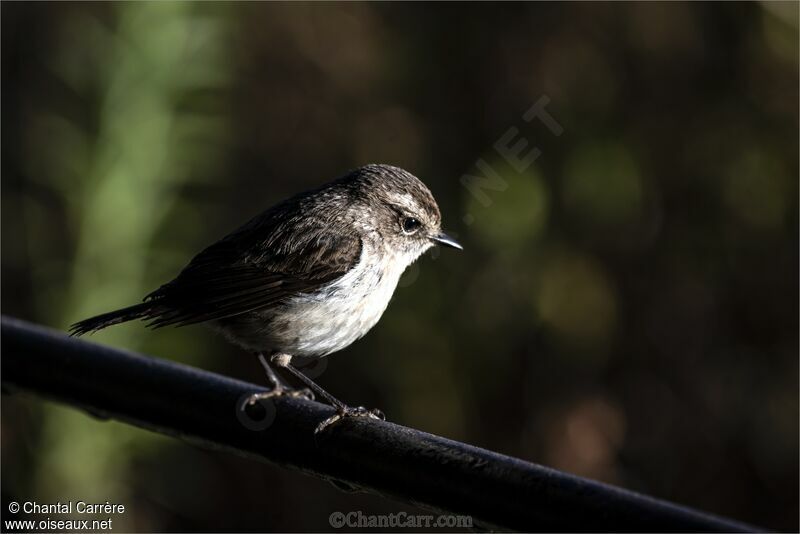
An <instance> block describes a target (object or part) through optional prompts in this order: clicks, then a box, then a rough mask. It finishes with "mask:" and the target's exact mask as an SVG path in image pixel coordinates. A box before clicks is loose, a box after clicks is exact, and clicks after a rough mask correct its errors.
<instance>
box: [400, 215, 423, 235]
mask: <svg viewBox="0 0 800 534" xmlns="http://www.w3.org/2000/svg"><path fill="white" fill-rule="evenodd" d="M400 224H401V225H402V226H403V232H404V233H406V234H413V233H414V232H416V231H417V230H419V227H420V226H422V223H421V222H419V220H417V219H415V218H414V217H405V218H404V219H403V221H402V222H401V223H400Z"/></svg>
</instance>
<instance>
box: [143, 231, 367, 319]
mask: <svg viewBox="0 0 800 534" xmlns="http://www.w3.org/2000/svg"><path fill="white" fill-rule="evenodd" d="M360 255H361V240H360V238H359V237H358V235H356V234H355V233H348V232H342V229H341V228H338V229H337V231H333V230H331V229H328V228H322V227H309V228H303V231H300V232H299V231H298V228H297V225H296V223H292V221H283V222H281V221H278V222H277V223H276V224H267V225H263V224H261V225H249V226H245V227H243V228H242V229H241V230H239V231H237V232H236V233H234V234H231V235H230V236H228V237H226V238H225V239H223V240H222V241H219V242H218V243H216V244H214V245H212V246H210V247H208V248H207V249H205V250H204V251H202V252H201V253H200V254H198V255H197V256H196V257H195V258H194V259H193V260H192V261H191V263H189V265H188V266H186V268H184V270H183V271H181V273H180V274H179V275H178V277H177V278H175V280H173V281H172V282H169V283H168V284H165V285H164V286H162V287H161V288H159V289H158V290H156V291H154V292H153V293H151V294H150V295H148V296H147V297H146V298H145V301H148V302H153V303H154V304H158V306H157V307H155V308H154V309H158V310H159V311H158V312H157V313H154V314H153V316H152V317H151V321H150V323H149V326H152V327H154V328H160V327H162V326H168V325H178V326H182V325H188V324H194V323H200V322H205V321H212V320H218V319H224V318H228V317H233V316H236V315H240V314H243V313H247V312H251V311H255V310H259V309H263V308H268V307H270V306H274V305H276V304H280V303H281V302H284V301H285V300H286V299H288V298H290V297H292V296H295V295H298V294H301V293H311V292H314V291H315V290H317V289H319V288H320V287H322V286H324V285H325V284H328V283H330V282H332V281H334V280H336V279H337V278H339V277H341V276H342V275H343V274H344V273H346V272H347V271H348V270H349V269H350V268H351V267H353V266H354V265H355V264H356V263H357V262H358V259H359V257H360Z"/></svg>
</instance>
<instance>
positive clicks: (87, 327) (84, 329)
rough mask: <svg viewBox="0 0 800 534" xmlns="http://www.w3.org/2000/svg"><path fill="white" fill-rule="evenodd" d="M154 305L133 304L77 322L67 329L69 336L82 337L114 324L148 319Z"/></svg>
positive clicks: (151, 303)
mask: <svg viewBox="0 0 800 534" xmlns="http://www.w3.org/2000/svg"><path fill="white" fill-rule="evenodd" d="M154 306H155V304H154V303H153V302H142V303H141V304H134V305H133V306H128V307H127V308H122V309H121V310H116V311H112V312H108V313H104V314H102V315H97V316H95V317H90V318H89V319H84V320H83V321H80V322H77V323H75V324H74V325H72V326H70V327H69V335H71V336H82V335H83V334H89V333H91V332H97V331H98V330H102V329H103V328H106V327H108V326H112V325H115V324H120V323H126V322H128V321H133V320H134V319H141V318H143V317H150V316H151V314H152V312H153V308H154Z"/></svg>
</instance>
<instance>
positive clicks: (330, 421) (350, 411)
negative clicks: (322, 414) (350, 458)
mask: <svg viewBox="0 0 800 534" xmlns="http://www.w3.org/2000/svg"><path fill="white" fill-rule="evenodd" d="M346 417H369V418H370V419H377V420H379V421H385V420H386V416H385V415H384V413H383V412H382V411H380V410H378V409H377V408H374V409H372V410H370V409H368V408H364V407H363V406H356V407H355V408H353V407H350V406H345V407H344V409H343V410H340V411H338V412H336V413H335V414H333V415H332V416H330V417H328V418H327V419H325V420H324V421H323V422H321V423H320V424H319V425H317V428H316V430H314V434H319V433H320V432H322V431H323V430H325V429H327V428H330V427H332V426H334V425H336V424H337V423H340V422H341V421H342V420H343V419H344V418H346Z"/></svg>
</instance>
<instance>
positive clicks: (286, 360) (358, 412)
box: [272, 354, 386, 434]
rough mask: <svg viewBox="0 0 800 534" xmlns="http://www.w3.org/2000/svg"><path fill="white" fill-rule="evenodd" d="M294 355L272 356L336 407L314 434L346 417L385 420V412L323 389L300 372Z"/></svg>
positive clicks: (281, 365) (276, 361) (273, 360)
mask: <svg viewBox="0 0 800 534" xmlns="http://www.w3.org/2000/svg"><path fill="white" fill-rule="evenodd" d="M291 361H292V357H291V356H290V355H289V354H274V355H273V356H272V363H274V364H275V365H277V366H278V367H280V368H281V369H286V370H287V371H289V372H290V373H292V374H293V375H294V376H296V377H297V378H298V379H299V380H301V381H302V382H303V383H304V384H305V385H307V386H308V387H309V388H311V389H312V390H313V391H314V393H316V394H317V395H319V396H320V397H321V398H323V399H325V401H326V402H327V403H328V404H330V405H331V406H333V407H334V408H336V413H335V414H333V415H332V416H330V417H329V418H327V419H325V420H324V421H323V422H321V423H320V424H319V425H317V428H316V429H315V430H314V434H318V433H319V432H322V431H323V430H325V429H326V428H328V427H329V426H331V425H334V424H336V423H338V422H339V421H341V420H342V419H343V418H345V417H370V418H372V419H380V420H381V421H383V420H385V419H386V417H385V416H384V415H383V412H381V411H380V410H377V409H373V410H368V409H367V408H364V407H363V406H357V407H355V408H353V407H351V406H348V405H346V404H345V403H343V402H342V401H340V400H339V399H337V398H336V397H334V396H333V395H331V394H330V393H328V392H327V391H325V390H324V389H322V388H321V387H320V386H319V385H318V384H317V383H316V382H314V381H313V380H311V379H310V378H308V377H307V376H306V375H304V374H303V373H301V372H300V370H299V369H297V368H296V367H294V366H293V365H292V364H291Z"/></svg>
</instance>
